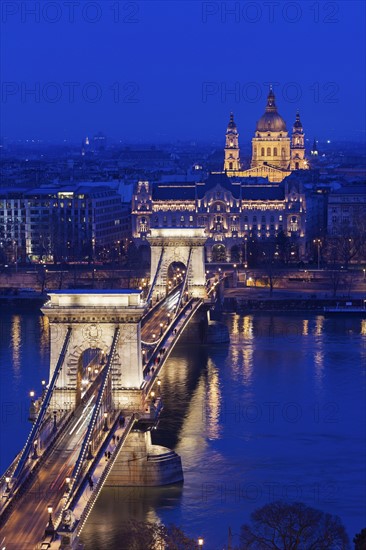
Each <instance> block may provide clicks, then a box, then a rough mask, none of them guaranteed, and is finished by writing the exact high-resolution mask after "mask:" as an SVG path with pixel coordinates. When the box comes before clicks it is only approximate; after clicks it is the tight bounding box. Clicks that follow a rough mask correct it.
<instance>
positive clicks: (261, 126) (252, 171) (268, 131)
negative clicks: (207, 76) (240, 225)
mask: <svg viewBox="0 0 366 550" xmlns="http://www.w3.org/2000/svg"><path fill="white" fill-rule="evenodd" d="M234 132H235V133H234ZM238 136H239V134H238V130H237V127H236V125H235V123H234V119H233V115H232V114H231V117H230V122H229V126H228V130H227V132H226V144H225V162H224V170H226V172H227V174H228V176H240V177H244V178H245V177H261V178H268V181H270V182H280V181H282V180H283V179H284V178H285V177H286V176H289V175H290V174H291V172H292V171H293V170H306V169H308V168H309V166H308V163H307V161H306V159H305V143H304V130H303V127H302V124H301V121H300V115H299V113H297V115H296V121H295V123H294V126H293V132H292V137H291V138H290V137H289V135H288V131H287V128H286V123H285V121H284V119H283V118H282V117H281V115H280V114H279V113H278V111H277V106H276V100H275V95H274V92H273V90H272V88H270V90H269V94H268V97H267V106H266V110H265V112H264V114H263V116H261V118H260V119H259V120H258V122H257V126H256V130H255V135H254V137H253V139H252V160H251V166H250V168H249V169H248V170H241V169H240V161H239V156H240V151H239V143H238ZM234 138H235V139H234ZM231 144H232V145H231ZM235 159H238V161H237V162H235ZM237 166H239V168H237Z"/></svg>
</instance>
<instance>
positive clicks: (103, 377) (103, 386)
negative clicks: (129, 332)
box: [70, 327, 120, 497]
mask: <svg viewBox="0 0 366 550" xmlns="http://www.w3.org/2000/svg"><path fill="white" fill-rule="evenodd" d="M119 335H120V330H119V328H118V327H117V328H116V329H115V332H114V336H113V341H112V346H111V350H110V353H109V356H108V361H107V364H106V366H105V367H104V369H103V372H102V375H101V383H100V388H99V392H98V396H97V400H96V403H95V407H94V410H93V414H92V417H91V419H90V422H89V426H88V429H87V432H86V436H85V438H84V440H83V443H82V446H81V450H80V454H79V457H78V459H77V461H76V464H75V466H74V469H73V472H72V477H71V479H72V485H71V487H70V497H71V496H72V494H73V491H74V490H75V487H76V486H77V482H78V478H79V475H80V473H81V469H82V465H83V461H84V459H85V455H86V452H87V450H88V448H89V444H90V443H91V437H92V433H93V430H94V427H95V425H96V422H97V418H98V415H99V411H100V408H101V404H102V399H103V396H104V392H105V389H106V386H107V382H108V378H109V375H110V373H111V370H112V365H113V361H114V355H115V352H116V347H117V342H118V339H119Z"/></svg>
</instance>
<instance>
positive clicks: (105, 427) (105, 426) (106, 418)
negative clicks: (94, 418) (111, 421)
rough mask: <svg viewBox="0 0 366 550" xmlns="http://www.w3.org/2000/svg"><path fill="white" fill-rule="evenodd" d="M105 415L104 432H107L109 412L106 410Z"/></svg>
mask: <svg viewBox="0 0 366 550" xmlns="http://www.w3.org/2000/svg"><path fill="white" fill-rule="evenodd" d="M103 416H104V426H103V432H107V431H108V413H107V412H105V413H104V415H103Z"/></svg>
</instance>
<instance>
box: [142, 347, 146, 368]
mask: <svg viewBox="0 0 366 550" xmlns="http://www.w3.org/2000/svg"><path fill="white" fill-rule="evenodd" d="M145 354H146V351H145V350H144V349H143V350H142V364H143V365H145V363H146V361H145V359H146V358H145Z"/></svg>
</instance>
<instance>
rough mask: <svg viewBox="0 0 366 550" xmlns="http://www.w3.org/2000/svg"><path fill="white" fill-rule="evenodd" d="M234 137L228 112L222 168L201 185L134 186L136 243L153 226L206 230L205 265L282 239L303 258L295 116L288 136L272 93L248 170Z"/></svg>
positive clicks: (300, 136) (237, 258) (300, 137)
mask: <svg viewBox="0 0 366 550" xmlns="http://www.w3.org/2000/svg"><path fill="white" fill-rule="evenodd" d="M238 138H239V133H238V129H237V126H236V124H235V121H234V116H233V114H231V116H230V121H229V124H228V128H227V132H226V142H225V155H224V170H223V171H222V172H213V173H211V174H210V175H209V176H208V178H207V179H206V180H205V181H202V182H199V183H197V182H184V183H182V182H174V181H172V182H170V183H161V182H157V183H151V182H147V181H144V182H142V181H140V182H138V183H137V185H136V188H135V192H134V195H133V198H132V235H133V238H134V240H135V243H136V245H137V246H141V245H142V246H144V245H146V244H147V240H148V236H149V233H150V230H151V228H179V227H182V228H183V227H203V228H205V230H206V234H207V242H206V246H205V249H206V260H207V261H208V262H222V261H223V262H225V261H227V262H243V263H247V261H249V258H248V257H247V253H248V251H247V248H248V246H249V245H253V243H254V244H255V243H257V244H260V243H261V244H265V243H269V242H276V237H278V235H279V234H282V235H285V236H287V237H291V241H292V242H293V243H296V253H294V254H296V259H301V258H302V257H303V256H304V253H305V219H306V201H305V194H304V192H303V189H302V183H301V177H299V175H300V173H301V171H302V170H306V169H308V168H309V166H308V163H307V161H306V158H305V145H304V131H303V127H302V124H301V121H300V116H299V114H297V115H296V121H295V123H294V126H293V132H292V136H291V138H290V137H289V136H288V132H287V129H286V123H285V121H284V120H283V118H282V117H281V116H280V115H279V114H278V112H277V107H276V103H275V96H274V93H273V91H272V89H270V91H269V94H268V98H267V106H266V110H265V113H264V115H263V116H262V117H261V118H260V119H259V120H258V122H257V126H256V130H255V135H254V137H253V139H252V159H251V167H250V168H249V169H247V170H243V169H242V164H241V161H240V149H239V141H238ZM257 248H258V247H257ZM249 263H250V261H249Z"/></svg>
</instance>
